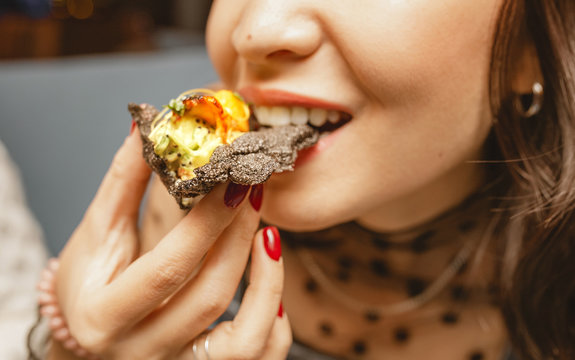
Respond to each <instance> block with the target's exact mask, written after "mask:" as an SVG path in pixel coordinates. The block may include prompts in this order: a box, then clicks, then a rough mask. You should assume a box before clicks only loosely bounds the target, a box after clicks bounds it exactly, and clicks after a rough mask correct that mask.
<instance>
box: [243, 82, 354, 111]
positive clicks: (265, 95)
mask: <svg viewBox="0 0 575 360" xmlns="http://www.w3.org/2000/svg"><path fill="white" fill-rule="evenodd" d="M239 93H240V95H241V96H242V97H243V98H244V99H245V100H246V101H247V102H248V103H253V104H255V105H261V106H301V107H305V108H320V109H326V110H336V111H341V112H344V113H348V114H351V111H350V110H349V109H348V108H346V107H345V106H343V105H341V104H336V103H332V102H329V101H326V100H322V99H317V98H313V97H310V96H305V95H299V94H294V93H291V92H287V91H283V90H278V89H260V88H257V87H252V86H248V87H244V88H242V89H240V90H239Z"/></svg>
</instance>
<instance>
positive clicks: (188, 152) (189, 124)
mask: <svg viewBox="0 0 575 360" xmlns="http://www.w3.org/2000/svg"><path fill="white" fill-rule="evenodd" d="M249 117H250V109H249V107H248V105H247V104H246V103H245V102H244V101H243V100H242V99H241V98H240V97H239V95H237V94H235V93H233V92H231V91H229V90H221V91H218V92H213V91H210V90H204V89H195V90H190V91H187V92H185V93H183V94H181V95H180V96H178V97H177V98H176V99H174V100H172V101H170V104H169V105H168V106H167V108H166V109H165V110H164V111H162V112H161V113H160V114H158V116H157V117H156V119H154V123H153V124H152V131H151V132H150V135H149V136H148V137H149V139H150V141H152V143H153V144H154V152H155V153H156V154H157V155H158V156H160V157H161V158H163V159H164V161H165V163H166V165H167V167H168V169H169V170H170V171H172V172H174V174H175V175H176V176H177V177H178V178H180V179H182V180H188V179H192V178H193V177H195V174H194V169H196V168H198V167H201V166H203V165H205V164H207V163H208V162H209V160H210V157H211V156H212V153H213V152H214V150H215V149H216V148H217V147H218V146H220V145H223V144H229V143H231V142H232V141H234V140H235V139H236V138H238V137H239V136H240V135H242V134H243V133H244V132H247V131H249Z"/></svg>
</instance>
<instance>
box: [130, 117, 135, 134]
mask: <svg viewBox="0 0 575 360" xmlns="http://www.w3.org/2000/svg"><path fill="white" fill-rule="evenodd" d="M135 129H136V122H135V121H134V120H132V127H131V128H130V134H132V133H133V132H134V130H135Z"/></svg>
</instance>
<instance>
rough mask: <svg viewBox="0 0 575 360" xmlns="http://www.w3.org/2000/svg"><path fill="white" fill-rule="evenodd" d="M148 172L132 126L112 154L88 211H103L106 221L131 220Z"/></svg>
mask: <svg viewBox="0 0 575 360" xmlns="http://www.w3.org/2000/svg"><path fill="white" fill-rule="evenodd" d="M150 173H151V170H150V168H149V167H148V165H147V164H146V162H145V161H144V157H143V155H142V140H141V139H140V134H139V131H138V130H137V128H134V126H132V131H131V133H130V135H129V136H128V137H127V138H126V140H125V141H124V143H123V144H122V146H121V147H120V149H118V152H117V153H116V155H115V156H114V159H113V161H112V164H111V165H110V168H109V170H108V172H107V173H106V175H105V176H104V179H103V180H102V183H101V185H100V187H99V189H98V192H97V193H96V196H95V197H94V200H93V201H92V204H91V205H90V209H89V211H96V212H99V213H100V214H106V218H107V219H110V221H114V219H118V218H120V217H122V216H130V217H131V218H133V219H135V218H136V217H137V215H138V211H139V208H140V202H141V200H142V197H143V196H144V192H145V191H146V187H147V185H148V180H149V178H150Z"/></svg>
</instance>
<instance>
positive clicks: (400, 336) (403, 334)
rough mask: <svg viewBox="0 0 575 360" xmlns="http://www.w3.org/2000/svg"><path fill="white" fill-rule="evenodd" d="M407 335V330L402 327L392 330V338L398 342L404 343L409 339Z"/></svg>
mask: <svg viewBox="0 0 575 360" xmlns="http://www.w3.org/2000/svg"><path fill="white" fill-rule="evenodd" d="M409 337H410V334H409V330H407V329H406V328H404V327H400V328H397V329H395V331H394V332H393V338H394V339H395V342H397V343H399V344H405V343H406V342H407V341H408V340H409Z"/></svg>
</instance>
